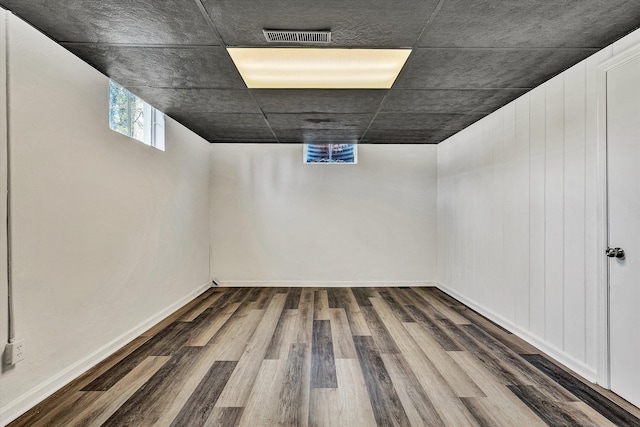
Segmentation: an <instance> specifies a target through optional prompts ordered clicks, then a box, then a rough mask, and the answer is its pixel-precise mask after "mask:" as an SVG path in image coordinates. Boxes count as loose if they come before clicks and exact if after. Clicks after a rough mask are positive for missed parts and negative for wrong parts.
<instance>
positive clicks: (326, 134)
mask: <svg viewBox="0 0 640 427" xmlns="http://www.w3.org/2000/svg"><path fill="white" fill-rule="evenodd" d="M274 131H275V133H276V136H277V137H278V141H280V142H286V143H292V142H300V143H314V144H318V143H335V142H343V143H347V142H351V143H354V142H356V141H357V140H358V137H359V136H360V135H361V134H362V133H363V132H364V129H362V130H358V129H275V130H274Z"/></svg>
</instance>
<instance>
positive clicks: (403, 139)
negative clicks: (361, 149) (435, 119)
mask: <svg viewBox="0 0 640 427" xmlns="http://www.w3.org/2000/svg"><path fill="white" fill-rule="evenodd" d="M457 132H459V131H458V130H452V129H420V130H406V129H399V130H398V129H382V130H374V129H370V130H369V131H368V132H367V133H366V134H365V136H364V139H363V141H362V143H364V144H437V143H438V142H441V141H443V140H445V139H447V138H448V137H450V136H451V135H454V134H456V133H457Z"/></svg>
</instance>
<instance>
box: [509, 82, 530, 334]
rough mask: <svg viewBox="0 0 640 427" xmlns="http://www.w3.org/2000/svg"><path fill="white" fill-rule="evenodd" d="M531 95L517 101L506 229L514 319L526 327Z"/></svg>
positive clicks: (528, 279)
mask: <svg viewBox="0 0 640 427" xmlns="http://www.w3.org/2000/svg"><path fill="white" fill-rule="evenodd" d="M529 97H530V96H529V94H526V95H524V96H522V97H521V98H519V99H517V100H516V101H515V102H514V104H515V114H516V117H515V146H514V151H515V158H514V162H513V169H512V175H511V177H510V179H509V180H507V182H506V183H505V186H506V187H507V189H508V190H507V191H510V198H509V199H508V200H509V202H510V205H509V206H508V207H507V209H506V210H505V215H509V216H510V218H511V221H512V226H511V227H508V228H507V231H506V233H505V235H506V236H509V237H510V241H509V246H508V247H507V249H506V251H507V253H509V254H510V261H511V263H512V264H513V265H514V268H513V276H512V277H511V278H509V280H510V283H511V286H512V287H514V288H515V295H514V298H515V300H514V311H515V320H514V321H515V323H516V325H518V326H519V327H521V328H523V329H525V330H529V321H530V314H529V309H530V307H529V287H530V271H529V261H530V253H529V251H530V243H529V240H530V235H529V229H530V221H529V199H530V196H529V192H530V181H529V177H530V173H529V166H530V165H529V143H530V130H529V105H530V99H529ZM509 189H510V190H509ZM510 265H511V264H510Z"/></svg>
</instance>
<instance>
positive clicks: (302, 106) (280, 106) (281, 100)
mask: <svg viewBox="0 0 640 427" xmlns="http://www.w3.org/2000/svg"><path fill="white" fill-rule="evenodd" d="M251 93H252V94H253V96H254V97H255V99H256V101H257V102H258V104H259V105H260V107H261V108H262V111H264V112H265V113H373V112H375V111H377V110H378V106H379V105H380V102H382V100H383V99H384V96H385V95H386V94H387V93H388V90H380V89H328V90H318V89H253V90H251Z"/></svg>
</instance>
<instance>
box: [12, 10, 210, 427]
mask: <svg viewBox="0 0 640 427" xmlns="http://www.w3.org/2000/svg"><path fill="white" fill-rule="evenodd" d="M5 16H8V18H9V19H8V31H7V34H8V46H9V49H8V52H9V58H8V62H5V61H4V58H3V65H2V67H4V64H5V63H8V70H7V71H8V79H7V73H2V74H0V87H2V90H0V92H5V91H4V89H5V87H6V88H8V91H7V92H6V95H7V96H8V97H9V103H8V106H9V111H8V120H7V114H3V118H1V119H0V121H7V122H8V129H9V142H10V148H11V159H10V160H11V164H10V166H11V183H10V187H11V214H12V215H11V219H12V221H11V223H12V242H13V243H12V247H13V252H12V273H13V289H14V302H15V326H16V328H15V329H16V335H17V338H22V339H24V340H25V344H26V357H25V360H24V361H22V362H20V363H18V364H16V365H15V366H14V367H12V368H6V367H3V369H2V372H1V373H0V384H1V385H0V425H2V424H3V422H8V421H10V420H11V418H12V417H15V416H17V415H19V414H20V413H21V412H23V411H24V410H26V409H28V408H29V407H30V406H32V405H34V404H36V403H37V402H38V401H39V400H41V399H42V398H44V397H46V396H47V395H48V394H50V393H52V392H53V391H55V389H56V388H59V387H60V386H62V385H64V384H65V383H66V382H68V381H70V380H71V379H73V378H74V377H75V376H77V375H79V374H81V373H82V372H84V370H86V369H87V368H89V367H90V366H91V365H93V364H95V363H97V362H98V361H99V360H100V359H101V358H104V357H106V356H108V355H109V354H110V353H111V352H113V351H115V350H117V349H118V348H119V347H120V346H122V345H124V344H125V343H126V342H127V341H128V340H131V339H133V338H135V337H136V336H137V335H138V334H140V333H141V332H143V331H144V329H145V328H147V327H149V326H151V325H152V324H154V323H156V322H158V321H159V320H161V319H162V318H163V317H164V316H166V315H168V314H169V313H171V312H172V311H174V310H176V309H177V308H179V307H180V305H182V304H184V303H186V302H188V301H189V300H191V299H192V298H193V297H195V296H196V295H197V294H198V293H199V292H202V291H204V290H205V289H206V288H207V287H208V286H209V277H208V275H209V261H208V255H209V237H208V229H209V215H208V211H209V204H208V198H209V194H208V189H209V158H208V154H209V144H208V143H207V142H206V141H205V140H203V139H202V138H200V137H198V136H197V135H196V134H194V133H193V132H191V131H189V130H187V129H186V128H184V127H183V126H182V125H180V124H179V123H177V122H175V121H173V120H171V119H167V121H166V151H165V152H162V151H159V150H156V149H154V148H152V147H148V146H146V145H144V144H142V143H140V142H138V141H135V140H133V139H131V138H127V137H125V136H124V135H121V134H119V133H116V132H113V131H111V130H110V129H109V125H108V117H109V105H108V93H109V92H108V90H109V89H108V87H109V86H108V79H107V78H106V77H105V76H104V75H102V74H101V73H99V72H98V71H96V70H95V69H93V68H91V67H90V66H89V65H87V64H86V63H84V62H82V61H81V60H80V59H78V58H77V57H75V56H73V55H72V54H71V53H69V52H68V51H67V50H65V49H64V48H62V47H61V46H59V45H57V44H55V43H54V42H53V41H51V40H50V39H49V38H47V37H46V36H44V35H42V34H41V33H40V32H39V31H37V30H35V29H33V28H31V27H30V26H29V25H27V24H25V23H24V22H22V21H20V20H19V19H18V18H16V17H15V16H13V15H11V14H7V13H6V12H4V11H2V10H0V20H1V19H2V18H4V17H5ZM0 34H2V35H4V34H5V31H4V29H3V28H0ZM0 42H2V39H0ZM2 67H0V71H2V70H3V68H2ZM7 80H8V82H7ZM7 83H8V84H7ZM4 95H5V94H4V93H3V95H2V96H0V98H1V97H3V96H4ZM0 105H1V106H2V107H4V106H5V105H6V104H5V103H4V102H2V101H0ZM2 107H0V111H2V110H1V109H2ZM2 112H3V113H4V111H2ZM0 124H1V122H0ZM0 128H1V129H2V130H1V131H0V134H2V137H4V136H5V135H6V132H5V131H6V129H7V128H6V127H4V126H0ZM0 141H2V142H3V143H2V144H0V148H2V149H3V151H2V153H3V154H4V153H5V152H6V151H4V148H5V146H4V140H3V139H0ZM0 159H3V157H2V155H0ZM0 165H5V162H4V161H0ZM5 177H6V175H3V176H2V177H1V178H0V181H1V182H2V185H3V186H4V185H6V180H5ZM3 190H4V189H3ZM5 195H6V193H5ZM3 200H4V196H3ZM3 210H4V205H2V207H1V208H0V212H2V213H4V211H3ZM5 218H6V217H5V216H3V217H2V223H3V225H2V227H1V228H3V229H4V228H5V227H4V221H5ZM2 240H3V238H2V235H0V244H2V245H3V248H2V249H0V255H3V260H2V261H1V262H0V264H2V267H0V271H1V272H2V275H3V279H5V278H6V271H5V270H4V267H5V266H6V257H4V251H3V249H4V248H6V245H4V242H1V241H2ZM0 285H2V286H1V288H2V289H1V292H0V295H2V297H3V298H2V303H1V304H0V316H1V317H0V321H1V324H2V327H0V343H1V345H4V343H5V342H6V341H7V328H6V326H5V325H6V322H5V321H6V319H7V304H6V301H7V300H6V292H7V287H6V281H5V280H2V281H0Z"/></svg>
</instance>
